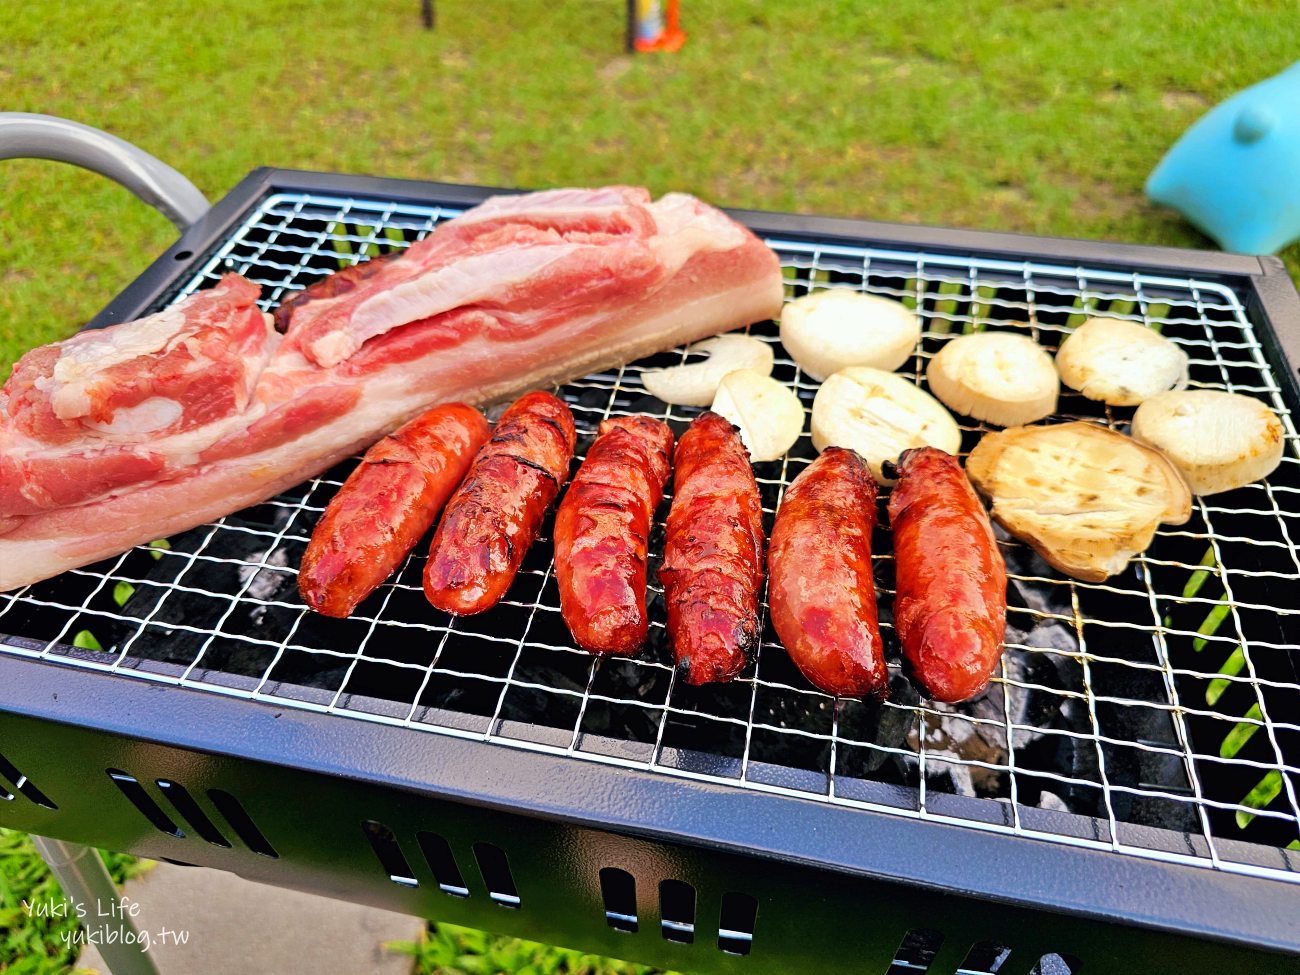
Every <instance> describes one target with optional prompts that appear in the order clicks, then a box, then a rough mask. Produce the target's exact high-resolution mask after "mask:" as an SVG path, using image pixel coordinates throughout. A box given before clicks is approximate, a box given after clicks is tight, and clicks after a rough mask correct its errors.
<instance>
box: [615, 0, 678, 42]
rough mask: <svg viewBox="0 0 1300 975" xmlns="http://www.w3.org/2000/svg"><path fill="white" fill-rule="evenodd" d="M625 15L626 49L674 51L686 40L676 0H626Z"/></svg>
mask: <svg viewBox="0 0 1300 975" xmlns="http://www.w3.org/2000/svg"><path fill="white" fill-rule="evenodd" d="M665 6H666V8H667V9H666V10H665ZM627 15H628V50H630V51H632V50H635V51H676V50H678V49H679V48H680V47H681V46H682V45H683V44H685V43H686V33H685V32H684V31H683V30H682V28H681V23H680V20H679V17H680V12H679V10H678V0H666V4H661V3H660V0H628V5H627Z"/></svg>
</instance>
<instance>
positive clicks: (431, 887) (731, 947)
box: [0, 715, 1294, 975]
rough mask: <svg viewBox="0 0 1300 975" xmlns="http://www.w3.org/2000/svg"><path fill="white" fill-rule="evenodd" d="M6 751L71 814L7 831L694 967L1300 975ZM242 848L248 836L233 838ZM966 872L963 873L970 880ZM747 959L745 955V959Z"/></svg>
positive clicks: (793, 869)
mask: <svg viewBox="0 0 1300 975" xmlns="http://www.w3.org/2000/svg"><path fill="white" fill-rule="evenodd" d="M0 738H2V739H3V740H5V741H6V742H11V743H22V744H18V745H17V747H13V746H11V747H10V750H11V751H13V752H14V755H15V760H16V761H18V762H21V763H23V764H24V765H25V766H27V767H29V768H31V769H32V770H33V773H34V775H39V778H40V781H41V782H42V784H43V786H44V787H45V788H47V789H48V790H49V791H50V793H51V794H52V795H56V796H59V797H60V799H61V800H62V801H61V804H60V807H59V809H58V810H57V811H56V810H49V809H43V808H40V807H37V806H34V805H27V806H22V805H18V806H13V807H10V808H6V809H4V810H3V816H2V817H0V818H2V821H3V822H4V824H5V825H6V826H9V827H12V828H19V829H25V830H29V831H32V832H36V833H42V834H46V835H52V836H58V837H60V838H63V839H68V840H73V841H77V842H83V843H91V844H99V845H107V846H111V847H113V848H115V849H121V850H127V851H130V852H132V853H136V854H138V855H141V856H148V857H153V858H161V859H167V860H172V861H176V862H180V863H191V864H196V865H201V866H208V867H214V868H217V869H223V870H229V871H231V872H233V873H236V874H239V875H240V876H243V877H246V878H248V879H250V880H256V881H260V882H264V883H270V884H274V885H278V886H283V887H290V888H295V889H299V890H306V891H310V892H313V893H319V894H323V895H326V896H333V897H340V898H344V899H347V900H351V901H357V902H362V903H367V904H371V905H373V906H375V907H381V908H384V909H387V910H393V911H400V912H404V913H408V914H413V915H416V916H421V917H428V918H431V919H436V920H442V921H448V922H451V923H456V924H464V925H469V926H473V927H479V928H485V929H488V930H492V931H498V932H501V933H505V934H511V935H515V936H518V937H524V938H530V939H534V940H540V941H544V942H547V943H552V944H562V945H571V946H575V947H578V948H580V949H582V950H584V951H592V952H600V953H604V954H608V955H612V956H615V957H624V958H631V959H634V960H637V961H641V962H644V963H647V964H652V965H656V966H660V967H664V968H668V969H673V970H678V971H698V972H720V973H726V972H755V973H758V972H771V973H774V975H776V973H784V972H789V971H792V970H813V969H819V970H825V971H846V972H847V971H873V970H874V971H881V972H883V971H885V970H886V969H889V967H890V966H891V964H893V963H894V962H895V961H896V959H898V960H901V961H904V962H906V961H907V960H908V959H909V958H910V959H912V960H913V961H914V960H915V957H914V956H913V955H911V954H909V953H908V951H906V950H903V949H901V948H900V946H901V945H903V943H904V941H905V939H906V938H907V936H908V934H909V932H916V931H925V932H931V933H933V932H937V933H938V935H940V936H941V943H940V944H939V945H938V951H937V953H936V954H935V955H934V957H933V958H932V960H931V962H930V967H929V969H928V970H929V971H931V972H936V973H938V972H945V973H951V972H954V971H956V970H957V968H958V966H959V965H961V963H962V962H963V960H964V959H965V958H966V957H967V955H968V953H969V952H970V951H971V949H972V947H973V946H975V945H976V944H978V943H981V942H989V943H992V944H994V945H998V946H1002V947H1004V948H1008V949H1010V955H1009V957H1008V958H1007V960H1006V963H1005V964H1004V966H1003V967H1002V968H1000V969H999V971H1001V972H1019V973H1025V972H1028V971H1030V969H1031V968H1032V967H1033V965H1034V964H1036V963H1037V962H1038V960H1039V959H1040V958H1041V957H1043V956H1045V955H1048V954H1057V955H1061V956H1063V957H1067V958H1068V957H1073V958H1076V959H1078V960H1079V961H1081V962H1082V963H1083V965H1085V966H1086V967H1087V970H1090V971H1091V970H1098V971H1124V970H1141V971H1145V972H1153V973H1156V972H1170V973H1173V972H1202V971H1203V972H1210V973H1212V972H1222V971H1237V970H1243V971H1244V970H1247V969H1249V970H1250V971H1253V972H1260V973H1269V972H1283V971H1291V970H1292V967H1293V965H1294V961H1288V960H1286V959H1285V958H1283V957H1281V956H1279V955H1275V954H1271V953H1267V952H1262V951H1258V950H1252V949H1248V948H1244V947H1240V946H1230V945H1223V944H1218V943H1213V942H1208V941H1194V940H1191V939H1188V938H1186V937H1178V936H1174V935H1169V934H1165V933H1159V932H1151V931H1141V930H1139V929H1136V928H1133V927H1129V926H1124V925H1118V924H1115V925H1108V924H1101V923H1098V922H1094V921H1082V920H1080V919H1078V918H1071V917H1067V916H1064V915H1060V914H1055V913H1051V912H1047V911H1035V910H1030V909H1025V908H1017V907H1012V906H1007V905H997V904H992V903H990V902H988V901H986V900H979V899H972V898H967V897H960V896H957V895H955V894H940V893H935V892H933V891H925V890H921V889H918V888H915V887H909V886H905V885H902V884H897V883H889V882H885V881H880V880H876V879H870V878H862V877H852V876H847V875H844V874H842V873H836V872H831V871H826V870H812V869H809V868H807V867H805V866H800V865H795V864H790V863H781V862H777V861H775V860H773V859H771V858H767V857H760V856H748V857H746V856H739V855H735V854H729V853H723V852H719V851H716V850H707V849H703V848H700V847H694V846H690V845H686V844H674V843H667V842H653V841H649V840H646V839H644V838H638V837H634V836H629V835H626V834H623V833H619V832H617V831H615V830H596V829H590V828H584V827H580V826H576V825H571V824H565V823H561V822H555V821H551V820H546V819H539V818H535V817H530V816H525V815H512V814H510V813H506V812H501V811H498V810H487V809H483V808H476V807H471V806H467V805H465V804H463V803H458V802H453V801H447V800H442V799H438V798H435V797H432V796H430V795H417V794H413V793H411V792H408V791H404V790H398V789H390V788H383V787H380V786H375V785H367V784H365V783H360V782H356V781H354V780H350V779H347V778H342V777H335V776H326V775H319V774H309V773H307V772H303V771H298V770H292V769H285V768H282V767H274V766H268V765H265V764H263V763H260V762H253V761H240V760H236V759H231V758H227V757H221V756H216V755H212V754H204V753H198V752H193V751H189V750H184V749H179V748H174V747H171V746H167V745H159V744H156V743H152V742H148V741H143V740H132V739H130V738H124V737H121V736H118V735H109V734H96V733H95V732H93V731H91V730H88V729H85V728H76V727H71V726H66V725H60V724H48V723H45V724H42V725H40V726H39V727H36V726H34V724H33V723H32V722H31V721H28V720H26V719H22V718H17V717H14V716H12V715H4V716H3V717H0ZM109 769H112V770H114V771H115V772H116V774H117V775H118V776H121V775H128V776H130V777H131V778H132V779H133V780H134V781H136V782H138V783H139V784H140V787H141V789H142V791H144V792H146V793H148V794H149V795H150V797H151V799H152V800H153V801H154V802H156V803H157V806H158V807H159V808H161V809H163V810H165V811H166V812H167V813H168V814H169V816H170V817H171V818H172V819H174V820H175V823H176V831H177V832H180V833H183V834H184V835H174V834H173V833H172V832H171V831H170V830H168V829H165V828H164V827H162V826H160V825H159V824H158V823H156V822H154V821H153V819H152V817H151V816H149V815H146V814H145V813H143V812H142V810H141V808H140V807H139V806H138V805H137V804H136V802H135V801H133V800H132V799H131V798H130V797H129V796H128V795H127V794H126V793H124V792H123V791H121V790H120V789H119V788H118V787H117V786H116V784H115V782H114V779H113V777H112V776H111V775H110V774H109V772H108V770H109ZM159 780H162V781H164V782H171V783H183V785H184V788H185V789H186V790H187V791H188V792H189V793H190V794H191V795H192V796H198V797H202V798H200V799H199V802H200V804H201V805H203V806H205V807H207V809H208V811H209V814H210V815H211V817H212V819H213V821H214V822H216V823H217V824H218V827H217V828H218V829H221V828H222V827H224V826H226V821H225V820H224V819H222V818H221V817H220V812H219V811H218V809H217V807H216V806H215V805H213V804H212V803H211V802H210V801H208V799H207V797H208V796H210V795H211V794H212V792H213V790H220V791H221V792H223V793H226V794H227V795H230V796H234V797H237V800H238V802H239V803H240V804H241V806H242V807H243V808H244V809H245V810H246V812H247V815H248V819H249V820H250V821H251V822H253V823H255V824H256V825H257V828H258V830H259V831H260V832H261V833H262V834H264V835H265V838H266V839H267V840H268V841H269V843H270V844H271V845H273V847H274V849H275V851H276V854H277V855H276V856H274V857H270V856H267V855H265V854H264V853H259V852H256V851H255V850H253V849H249V848H248V847H247V846H246V845H245V844H244V843H242V842H240V841H239V840H238V839H235V842H234V843H233V844H232V846H231V847H230V848H225V847H222V846H221V845H219V844H216V843H213V842H211V840H210V839H209V838H206V837H204V836H202V835H200V834H199V833H198V832H197V831H195V830H194V829H192V828H191V825H190V823H189V822H188V821H187V820H186V818H185V816H184V814H183V813H182V812H181V811H180V810H178V809H177V808H175V807H173V806H171V805H169V800H168V797H167V795H166V793H165V792H164V791H163V790H159V789H158V788H157V782H158V781H159ZM367 824H379V825H380V826H382V827H384V829H385V831H386V832H387V834H388V836H389V838H390V839H391V841H392V842H393V844H395V847H396V849H397V851H398V862H399V863H400V865H401V866H400V868H399V869H396V870H394V869H393V864H392V861H391V859H388V858H381V857H380V856H378V855H377V854H376V848H375V845H374V844H373V842H372V841H371V839H370V838H369V836H368V830H367ZM370 833H371V834H372V835H373V828H372V829H371V830H370ZM428 833H433V834H435V835H436V836H439V837H441V838H443V839H444V840H445V841H446V844H447V847H448V848H449V850H450V851H451V855H452V857H453V858H454V861H455V865H456V867H457V869H458V871H459V874H460V876H462V877H463V878H464V880H465V888H464V896H462V892H461V891H459V890H454V891H448V890H447V889H445V886H443V887H440V885H439V881H440V877H439V875H438V874H437V873H435V869H438V870H439V872H441V873H443V874H444V875H445V869H446V867H445V863H439V862H438V861H437V860H435V859H433V858H429V857H426V856H425V854H424V852H423V849H424V845H425V844H422V843H421V840H420V835H421V834H428ZM227 834H228V835H230V836H231V837H232V839H234V833H233V830H227ZM484 844H490V845H492V846H494V847H496V848H498V849H499V850H501V851H502V852H503V853H504V857H505V860H506V862H507V863H508V870H509V874H510V883H511V884H512V885H513V888H514V890H515V891H516V892H517V902H516V903H513V904H512V903H508V902H505V901H504V900H503V898H502V897H500V896H495V893H496V892H495V891H494V886H495V884H494V881H493V878H491V877H490V876H489V875H488V871H487V870H486V869H484V861H483V858H482V857H481V856H480V855H477V854H478V851H479V850H481V848H482V847H483V845H484ZM435 864H437V866H435ZM951 866H952V867H953V868H954V870H955V871H959V870H960V865H957V864H953V865H951ZM611 867H612V868H617V869H619V870H622V871H625V872H626V873H627V874H628V875H630V876H631V877H632V878H633V881H634V884H635V915H634V919H635V921H636V922H637V930H636V931H635V932H634V933H627V932H625V931H623V930H619V929H618V928H616V927H614V926H612V925H611V924H610V923H609V919H608V917H607V907H606V902H605V901H604V900H603V899H602V888H601V881H600V873H601V871H602V870H604V869H607V868H611ZM990 869H996V866H994V865H990ZM665 881H669V882H673V883H676V884H679V885H680V884H687V885H689V887H690V888H691V889H692V890H693V891H694V895H695V900H694V917H693V924H692V926H691V942H690V943H689V944H683V943H680V942H679V941H676V940H670V939H669V938H667V937H665V936H664V931H665V928H664V925H663V920H664V912H663V910H662V908H661V903H660V896H659V892H660V890H661V885H662V884H663V883H664V882H665ZM737 896H741V897H745V898H753V900H754V902H755V903H756V906H757V911H756V914H755V915H754V917H753V923H752V927H750V928H749V929H748V930H745V929H743V928H742V930H740V931H734V930H728V929H727V928H725V927H723V926H722V924H723V923H724V922H723V918H725V917H726V915H725V914H724V912H723V907H722V905H723V903H724V900H725V899H727V898H734V897H737ZM623 927H626V925H623ZM680 928H681V925H680V924H679V925H678V926H677V929H678V930H680ZM931 944H932V945H933V941H931ZM740 950H743V951H744V952H745V954H739V953H736V952H737V951H740ZM900 970H909V969H900Z"/></svg>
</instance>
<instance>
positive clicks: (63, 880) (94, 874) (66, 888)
mask: <svg viewBox="0 0 1300 975" xmlns="http://www.w3.org/2000/svg"><path fill="white" fill-rule="evenodd" d="M32 843H33V845H35V847H36V851H37V852H38V853H40V855H41V859H42V860H44V861H45V862H46V864H47V865H48V866H49V868H50V872H51V873H53V874H54V877H55V879H56V880H58V882H59V886H60V887H62V888H63V893H64V894H66V895H67V897H68V899H69V900H71V901H72V902H73V903H74V904H77V905H79V906H82V907H84V908H85V912H86V913H85V916H86V920H87V921H91V922H92V924H93V926H94V928H95V929H96V930H98V931H102V932H103V934H104V941H103V943H102V944H100V945H97V947H98V948H99V952H100V954H102V955H103V956H104V961H105V962H106V963H107V964H108V967H109V970H110V972H111V975H158V968H157V966H156V965H154V963H153V957H152V956H151V955H148V954H146V953H145V952H144V951H143V950H142V948H141V942H140V939H139V937H137V932H136V928H135V923H134V922H133V921H132V920H131V918H130V917H126V916H117V915H118V914H120V913H122V912H116V913H115V912H112V911H111V908H110V905H113V904H120V903H121V899H120V898H121V895H120V894H119V893H118V890H117V887H116V886H115V885H114V883H113V878H112V877H110V876H109V875H108V868H107V867H105V866H104V861H103V860H101V859H100V858H99V854H98V853H96V852H95V851H94V850H93V849H92V848H91V847H89V846H82V845H81V844H80V843H65V842H64V841H63V840H51V839H47V838H45V837H44V836H33V837H32ZM101 914H109V915H111V916H107V917H101V916H100V915H101Z"/></svg>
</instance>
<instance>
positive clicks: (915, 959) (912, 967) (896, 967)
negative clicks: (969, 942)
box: [885, 928, 943, 975]
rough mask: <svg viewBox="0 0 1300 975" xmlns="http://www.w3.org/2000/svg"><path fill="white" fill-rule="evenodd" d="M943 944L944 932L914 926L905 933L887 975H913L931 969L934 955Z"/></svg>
mask: <svg viewBox="0 0 1300 975" xmlns="http://www.w3.org/2000/svg"><path fill="white" fill-rule="evenodd" d="M942 945H943V934H942V933H941V932H939V931H936V930H934V929H933V928H913V929H912V930H911V931H908V932H907V934H905V935H903V940H902V941H901V942H900V943H899V945H898V950H897V951H896V952H894V963H893V964H892V965H890V966H889V971H887V972H886V973H885V975H912V973H914V972H926V971H929V970H930V964H931V963H932V962H933V961H934V956H935V955H937V954H938V953H939V948H940V947H942Z"/></svg>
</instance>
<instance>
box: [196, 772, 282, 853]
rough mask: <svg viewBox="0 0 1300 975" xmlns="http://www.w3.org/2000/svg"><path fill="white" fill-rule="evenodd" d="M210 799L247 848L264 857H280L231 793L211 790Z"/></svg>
mask: <svg viewBox="0 0 1300 975" xmlns="http://www.w3.org/2000/svg"><path fill="white" fill-rule="evenodd" d="M208 798H209V799H211V800H212V804H213V805H214V806H216V807H217V812H219V813H221V815H222V816H224V817H226V822H228V823H229V824H230V825H231V827H232V828H233V829H234V830H235V833H236V835H238V836H239V838H240V839H241V840H243V841H244V845H245V846H247V847H248V848H249V849H250V850H252V851H253V852H254V853H260V854H261V855H262V856H264V857H270V858H271V859H276V858H278V857H279V856H280V854H278V853H276V852H275V848H274V847H273V846H271V844H270V842H269V841H268V840H267V838H266V837H265V836H263V835H262V831H261V830H260V829H258V828H257V824H256V823H254V822H253V820H252V818H251V817H250V816H249V815H248V813H247V812H245V811H244V807H243V806H242V805H240V803H239V800H238V799H236V798H235V797H234V796H232V795H231V794H230V793H229V792H223V791H222V790H220V789H209V790H208Z"/></svg>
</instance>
